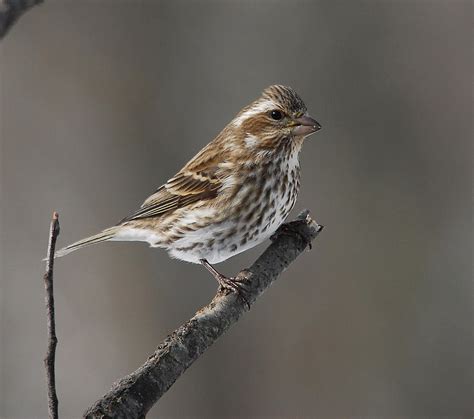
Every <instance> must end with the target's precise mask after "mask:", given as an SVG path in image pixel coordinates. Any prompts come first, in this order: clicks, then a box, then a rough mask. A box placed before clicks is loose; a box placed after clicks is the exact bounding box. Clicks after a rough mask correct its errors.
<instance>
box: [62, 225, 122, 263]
mask: <svg viewBox="0 0 474 419" xmlns="http://www.w3.org/2000/svg"><path fill="white" fill-rule="evenodd" d="M116 233H117V227H110V228H107V229H105V230H104V231H102V232H100V233H99V234H96V235H94V236H90V237H86V238H85V239H82V240H79V241H77V242H75V243H72V244H70V245H69V246H66V247H63V248H62V249H60V250H57V251H56V253H55V254H54V257H55V258H60V257H63V256H65V255H67V254H69V253H71V252H74V251H76V250H78V249H82V248H83V247H87V246H90V245H91V244H96V243H101V242H105V241H107V240H110V239H112V238H114V237H115V234H116Z"/></svg>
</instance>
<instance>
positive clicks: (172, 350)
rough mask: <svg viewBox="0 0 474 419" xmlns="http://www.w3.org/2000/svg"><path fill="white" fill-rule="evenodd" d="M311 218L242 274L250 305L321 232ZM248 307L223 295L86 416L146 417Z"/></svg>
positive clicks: (288, 227) (304, 217)
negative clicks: (180, 377)
mask: <svg viewBox="0 0 474 419" xmlns="http://www.w3.org/2000/svg"><path fill="white" fill-rule="evenodd" d="M308 214H309V212H308V211H304V212H302V213H301V214H300V215H299V216H298V217H297V219H296V220H295V221H292V222H291V223H287V224H284V225H283V226H282V227H280V229H279V230H278V232H277V233H276V234H275V236H274V237H273V238H272V240H273V243H272V244H271V245H270V246H269V247H268V248H267V249H266V250H265V252H264V253H263V254H262V255H261V256H260V257H259V258H258V259H257V261H256V262H255V263H254V264H253V265H252V266H251V267H250V268H249V269H247V270H243V271H241V272H240V273H239V274H238V276H239V277H240V278H241V279H243V280H244V284H245V285H246V289H247V292H246V295H245V296H246V298H247V299H248V302H249V304H250V305H251V304H253V303H254V302H255V300H256V299H257V298H258V297H259V296H260V295H261V294H262V293H263V292H264V291H265V290H266V289H267V288H268V287H269V286H270V285H271V284H272V283H273V281H275V280H276V279H277V278H278V276H279V275H280V274H281V273H282V272H283V271H284V270H285V269H286V268H287V267H288V266H289V265H290V263H292V262H293V261H294V260H295V259H296V258H297V256H299V255H300V254H301V253H302V252H303V251H304V250H305V249H306V248H307V247H308V246H310V245H311V241H312V240H313V239H314V238H315V237H316V236H317V235H318V233H319V232H320V231H321V230H322V229H323V227H322V226H320V225H318V224H317V223H316V222H315V221H313V220H312V219H311V218H310V217H309V215H308ZM248 308H249V307H247V304H246V303H245V302H244V301H243V300H242V299H240V298H238V297H237V296H236V294H235V293H232V292H229V291H219V292H218V293H217V294H216V296H215V297H214V298H213V300H212V301H211V302H210V303H209V304H208V305H207V306H206V307H204V308H202V309H201V310H199V311H198V312H197V313H196V314H195V316H194V317H193V318H192V319H191V320H189V321H188V322H186V323H185V324H183V325H182V326H181V327H179V328H178V329H177V330H175V331H174V332H173V333H172V334H171V335H169V336H168V337H167V338H166V339H165V340H164V341H163V342H162V343H161V345H160V346H159V347H158V348H157V350H156V352H155V353H154V354H153V355H152V356H150V357H149V358H148V360H147V361H146V362H145V364H143V365H142V366H141V367H140V368H138V369H137V370H136V371H135V372H133V373H131V374H130V375H128V376H127V377H124V378H122V379H121V380H120V381H118V382H117V383H116V384H115V385H114V386H113V388H112V389H111V390H110V391H109V392H108V393H107V394H105V395H104V396H103V397H102V398H101V399H100V400H98V401H97V402H96V403H95V404H94V405H93V406H92V407H91V408H89V409H88V410H87V411H86V412H85V414H84V417H86V418H88V419H91V418H130V419H131V418H144V417H145V415H146V413H147V412H148V411H149V410H150V409H151V407H152V406H153V405H154V404H155V403H156V402H157V401H158V399H159V398H160V397H161V396H162V395H163V394H164V393H165V392H166V391H167V390H168V389H169V388H170V387H171V386H172V385H173V383H174V382H175V381H176V380H177V379H178V378H179V376H180V375H181V374H182V373H183V372H184V371H185V370H186V369H187V368H188V367H189V366H190V365H191V364H192V363H193V362H194V361H196V359H198V358H199V356H200V355H201V354H202V353H203V352H204V351H205V350H206V349H207V348H208V347H209V346H211V345H212V343H214V341H215V340H217V338H219V337H220V336H221V335H222V334H223V333H224V332H225V331H226V330H227V329H228V328H229V327H230V326H231V325H232V324H234V323H235V322H237V321H238V320H239V318H240V316H241V315H242V314H243V313H244V312H245V311H246V310H248Z"/></svg>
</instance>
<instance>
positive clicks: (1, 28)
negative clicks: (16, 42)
mask: <svg viewBox="0 0 474 419" xmlns="http://www.w3.org/2000/svg"><path fill="white" fill-rule="evenodd" d="M42 2H43V0H0V39H1V38H3V37H4V36H5V35H6V34H7V32H8V30H9V29H10V28H11V27H12V26H13V24H14V23H15V22H16V21H17V20H18V18H19V17H20V16H21V15H22V14H23V13H25V12H26V11H27V10H28V9H30V8H32V7H33V6H36V5H38V4H40V3H42Z"/></svg>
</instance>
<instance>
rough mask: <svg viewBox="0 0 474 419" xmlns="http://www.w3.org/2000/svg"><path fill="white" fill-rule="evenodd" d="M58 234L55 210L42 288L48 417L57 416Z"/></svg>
mask: <svg viewBox="0 0 474 419" xmlns="http://www.w3.org/2000/svg"><path fill="white" fill-rule="evenodd" d="M58 235H59V216H58V213H57V212H54V213H53V218H52V220H51V227H50V230H49V243H48V255H47V259H46V273H45V274H44V288H45V290H46V296H45V298H44V300H45V303H46V314H47V318H48V348H47V351H46V357H45V358H44V367H45V369H46V380H47V384H48V412H49V417H50V419H57V418H58V417H59V416H58V397H57V395H56V379H55V375H54V362H55V356H56V345H57V343H58V339H57V337H56V324H55V320H54V292H53V268H54V251H55V248H56V239H57V238H58Z"/></svg>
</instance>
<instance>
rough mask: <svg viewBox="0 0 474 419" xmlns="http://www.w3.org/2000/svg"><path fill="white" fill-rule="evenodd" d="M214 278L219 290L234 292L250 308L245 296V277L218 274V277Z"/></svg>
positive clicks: (246, 291) (246, 289)
mask: <svg viewBox="0 0 474 419" xmlns="http://www.w3.org/2000/svg"><path fill="white" fill-rule="evenodd" d="M216 279H217V282H218V283H219V288H220V289H221V290H230V291H232V292H235V293H236V294H237V297H238V298H240V299H241V300H242V301H243V302H244V303H245V304H246V306H247V307H248V309H249V310H250V302H249V300H248V298H247V293H248V288H247V285H246V284H245V280H246V278H240V277H238V276H235V277H230V278H229V277H227V276H224V275H222V274H220V276H219V278H216Z"/></svg>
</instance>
